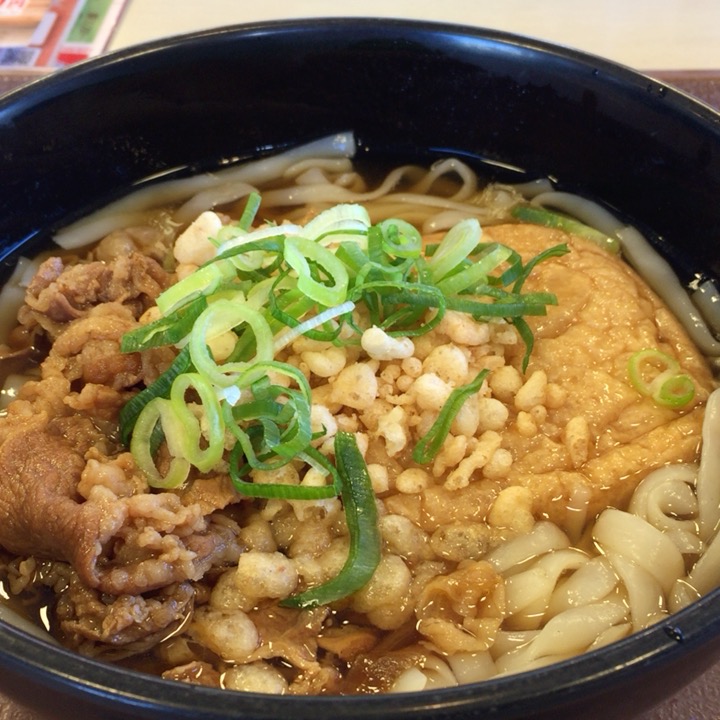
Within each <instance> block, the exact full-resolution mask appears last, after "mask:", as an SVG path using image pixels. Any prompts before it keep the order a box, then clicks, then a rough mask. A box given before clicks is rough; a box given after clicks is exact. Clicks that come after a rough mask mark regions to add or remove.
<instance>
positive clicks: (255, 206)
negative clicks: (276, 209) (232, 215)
mask: <svg viewBox="0 0 720 720" xmlns="http://www.w3.org/2000/svg"><path fill="white" fill-rule="evenodd" d="M260 201H261V197H260V193H259V192H257V191H253V192H251V193H250V194H249V195H248V197H247V200H246V202H245V209H244V210H243V212H242V215H241V216H240V219H239V220H238V221H237V223H236V225H237V226H238V227H239V228H240V229H241V230H242V231H243V232H248V230H250V227H251V226H252V224H253V221H254V220H255V216H256V215H257V211H258V210H259V209H260Z"/></svg>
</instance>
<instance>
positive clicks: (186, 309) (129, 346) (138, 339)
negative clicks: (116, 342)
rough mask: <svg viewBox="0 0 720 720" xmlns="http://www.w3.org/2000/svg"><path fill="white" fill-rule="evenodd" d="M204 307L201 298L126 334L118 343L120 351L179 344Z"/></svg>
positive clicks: (203, 301) (204, 303)
mask: <svg viewBox="0 0 720 720" xmlns="http://www.w3.org/2000/svg"><path fill="white" fill-rule="evenodd" d="M206 307H207V298H205V297H204V296H201V297H198V298H195V300H191V301H190V302H189V303H188V304H187V305H183V306H182V307H181V308H178V309H177V310H175V311H174V312H171V313H169V314H167V315H164V316H161V317H159V318H158V319H157V320H153V322H151V323H148V324H147V325H141V326H140V327H138V328H135V329H134V330H130V331H129V332H126V333H125V334H124V335H123V336H122V339H121V341H120V351H121V352H124V353H130V352H137V351H139V350H147V349H148V348H151V347H162V346H164V345H174V344H175V343H178V342H180V341H181V340H182V339H183V338H184V337H185V336H186V335H187V334H188V333H189V332H190V330H192V326H193V324H194V323H195V320H197V319H198V317H199V316H200V313H202V311H203V310H204V309H205V308H206Z"/></svg>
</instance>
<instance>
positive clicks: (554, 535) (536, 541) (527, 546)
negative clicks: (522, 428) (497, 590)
mask: <svg viewBox="0 0 720 720" xmlns="http://www.w3.org/2000/svg"><path fill="white" fill-rule="evenodd" d="M569 546H570V540H568V537H567V535H565V533H564V532H563V531H562V530H561V529H560V528H559V527H558V526H557V525H553V524H552V523H550V522H545V521H543V522H539V523H536V525H535V527H534V528H533V529H532V530H531V531H530V532H529V533H528V534H527V535H520V536H518V537H516V538H513V539H512V540H508V541H507V542H505V543H503V544H502V545H500V546H499V547H497V548H495V549H494V550H492V551H491V552H489V553H488V554H487V555H486V556H485V560H487V561H488V562H489V563H490V564H491V565H493V566H494V567H495V569H496V570H497V571H498V572H499V573H501V574H503V573H507V572H508V571H509V570H510V569H511V568H517V566H519V565H521V564H522V563H524V562H526V561H527V560H531V559H533V558H536V557H538V556H539V555H542V554H544V553H546V552H549V551H550V550H561V549H565V548H567V547H569Z"/></svg>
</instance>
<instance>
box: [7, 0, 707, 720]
mask: <svg viewBox="0 0 720 720" xmlns="http://www.w3.org/2000/svg"><path fill="white" fill-rule="evenodd" d="M341 15H344V16H369V17H412V18H418V19H423V20H432V21H440V22H455V23H464V24H469V25H475V26H480V27H487V28H493V29H497V30H503V31H507V32H513V33H517V34H521V35H527V36H530V37H534V38H538V39H541V40H548V41H551V42H554V43H558V44H560V45H564V46H566V47H572V48H576V49H579V50H582V51H585V52H589V53H592V54H595V55H599V56H601V57H605V58H608V59H610V60H613V61H615V62H618V63H621V64H624V65H628V66H630V67H633V68H635V69H638V70H641V71H644V72H647V73H648V74H651V75H653V76H655V77H658V78H659V79H661V80H664V81H666V82H668V83H670V84H673V85H675V86H677V87H679V88H680V89H682V90H683V91H685V92H688V93H689V94H692V95H695V96H697V97H699V98H700V99H702V100H704V101H705V102H707V103H708V104H710V105H713V106H714V107H716V108H718V109H720V41H719V40H720V36H719V33H720V30H719V28H720V0H632V2H630V1H629V0H603V1H602V2H593V3H591V2H588V0H544V2H542V3H538V2H533V3H531V2H530V1H529V0H502V2H484V1H481V0H443V2H437V0H394V1H393V2H388V1H387V0H360V1H358V0H345V2H343V3H339V2H337V1H336V0H335V1H332V2H331V1H330V0H302V1H298V0H264V2H262V3H248V2H246V0H240V1H239V2H238V0H202V2H196V1H195V0H172V4H171V3H170V2H169V1H168V0H129V3H128V6H127V8H126V9H125V11H124V13H123V15H122V17H121V20H120V23H119V25H118V27H117V29H116V31H115V33H114V35H113V37H112V39H111V41H110V46H109V50H117V49H121V48H124V47H128V46H131V45H135V44H137V43H142V42H145V41H150V40H155V39H158V38H161V37H166V36H169V35H176V34H182V33H186V32H193V31H197V30H204V29H208V28H213V27H218V26H222V25H228V24H235V23H243V22H262V21H266V20H277V19H282V18H301V17H326V16H341ZM3 80H5V84H3ZM11 82H13V80H12V79H10V80H8V79H7V78H2V77H0V92H2V90H3V88H5V89H7V88H8V87H9V83H11ZM68 716H69V715H68V714H67V713H65V712H61V713H60V714H59V715H58V716H57V717H56V718H49V717H47V716H40V715H38V714H37V713H34V712H32V711H30V710H27V709H25V708H23V707H20V706H19V705H17V704H16V703H14V702H12V701H10V700H9V699H7V698H5V697H3V696H2V695H0V720H60V718H65V717H68ZM717 718H720V663H719V664H717V665H715V666H714V667H713V668H712V669H711V670H709V671H708V672H707V673H706V674H705V675H703V676H702V677H700V678H698V679H697V680H696V681H695V682H694V683H692V684H691V685H689V686H688V687H686V688H685V689H684V690H682V691H681V692H679V693H678V694H677V695H675V696H674V697H672V698H670V699H669V700H666V701H665V702H663V703H662V704H660V705H659V706H658V707H656V708H655V709H653V710H651V711H648V712H646V713H644V714H643V715H641V716H639V717H638V718H637V720H717Z"/></svg>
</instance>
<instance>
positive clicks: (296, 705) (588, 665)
mask: <svg viewBox="0 0 720 720" xmlns="http://www.w3.org/2000/svg"><path fill="white" fill-rule="evenodd" d="M321 26H322V28H323V29H325V30H327V31H329V32H335V31H347V30H348V29H350V28H353V27H355V28H362V29H364V30H366V31H374V30H387V29H388V28H391V29H392V28H394V29H398V30H402V31H403V32H405V33H418V34H423V35H429V34H437V33H441V34H451V35H460V36H463V37H468V38H469V39H472V40H475V41H478V42H485V43H489V44H500V45H504V46H512V47H514V48H518V49H523V50H525V51H528V52H530V53H533V54H541V55H543V56H552V57H554V58H557V59H559V60H562V61H564V62H570V63H574V64H579V65H583V66H588V67H590V66H591V67H592V68H593V69H594V70H595V71H597V72H598V73H606V74H607V75H608V76H609V77H611V78H613V79H614V80H615V81H619V82H623V83H627V84H629V85H630V86H631V87H634V88H642V89H644V90H646V91H647V92H653V93H659V94H661V95H663V97H664V101H665V103H667V104H668V105H671V106H673V107H674V108H675V109H676V110H677V111H678V112H681V113H683V114H685V115H690V116H693V117H694V118H695V119H696V120H698V121H700V122H701V123H712V124H713V125H716V126H717V125H718V123H720V113H718V111H716V110H715V109H714V108H712V107H710V106H709V105H706V104H705V103H703V102H702V101H701V100H699V99H697V98H694V97H692V96H690V95H689V94H687V93H685V92H684V91H682V90H680V89H678V88H675V87H673V86H671V85H668V84H666V83H664V82H662V81H660V80H657V79H654V78H651V77H649V76H647V75H645V74H644V73H643V72H641V71H639V70H635V69H632V68H629V67H627V66H625V65H622V64H619V63H616V62H614V61H611V60H608V59H605V58H602V57H599V56H596V55H593V54H591V53H587V52H585V51H581V50H578V49H575V48H571V47H565V46H562V45H558V44H555V43H552V42H549V41H545V40H541V39H537V38H533V37H528V36H524V35H519V34H515V33H512V32H508V31H503V30H496V29H490V28H484V27H480V26H477V27H476V26H467V25H463V24H459V23H448V22H438V21H429V20H413V19H405V18H399V17H393V18H372V17H362V16H360V17H344V16H338V17H322V18H317V17H314V18H302V19H293V20H272V21H260V22H253V23H240V24H234V25H228V26H223V27H217V28H211V29H208V30H202V31H196V32H189V33H183V34H179V35H175V36H172V37H169V38H160V39H156V40H150V41H147V42H143V43H140V44H138V45H133V46H129V47H126V48H121V49H118V50H114V51H110V52H108V53H106V54H104V55H101V56H99V57H95V58H92V59H89V60H86V61H83V62H80V63H78V64H76V65H72V66H69V67H67V68H63V69H61V70H58V71H56V72H55V73H53V74H51V75H49V76H46V77H41V78H38V79H36V80H33V81H32V82H30V83H28V84H27V85H24V86H22V87H20V88H17V89H15V90H12V91H10V92H8V93H6V94H5V95H4V96H2V97H0V123H2V122H3V121H5V119H6V118H11V117H12V115H13V114H14V113H18V112H22V111H25V110H26V109H28V108H32V107H33V106H34V105H36V104H39V103H42V102H44V101H45V100H46V99H48V98H51V97H55V96H61V95H63V94H64V93H67V92H72V91H73V90H75V89H77V88H79V87H81V86H82V85H83V84H85V82H86V81H87V80H88V79H90V80H92V78H93V77H94V76H95V75H96V74H97V73H99V72H101V71H104V72H108V71H109V73H110V77H112V75H113V73H115V72H118V73H122V74H124V73H126V72H128V70H129V67H130V66H131V65H132V64H134V63H141V62H142V61H143V60H144V59H145V58H146V57H148V56H155V55H158V54H159V55H162V54H165V53H167V52H169V51H172V50H173V49H177V48H179V47H186V48H187V47H190V46H193V45H198V44H199V45H204V44H206V43H216V42H234V41H238V40H239V39H241V38H243V37H247V36H250V35H262V34H270V35H273V34H278V33H288V32H303V31H317V30H318V29H319V28H320V27H321ZM716 130H717V128H716ZM719 599H720V588H718V589H716V590H713V591H712V592H710V593H709V594H707V595H705V596H704V597H702V598H700V599H699V600H697V601H695V602H694V603H692V604H691V605H690V606H688V607H687V608H684V609H683V610H680V611H679V612H677V613H675V614H673V615H670V616H669V617H668V618H666V619H664V620H663V621H661V622H659V623H657V624H656V625H652V626H650V627H648V628H645V629H643V630H641V631H639V632H635V633H633V634H632V635H631V636H629V637H627V638H623V639H621V640H618V641H616V642H614V643H612V644H610V645H608V646H606V647H604V648H601V649H598V650H593V651H589V652H586V653H584V654H581V655H579V656H576V657H573V658H570V659H568V660H564V661H560V662H557V663H554V664H552V665H549V666H545V667H542V668H538V669H534V670H529V671H526V672H522V673H518V674H515V675H510V676H504V677H496V678H491V679H489V680H486V681H482V682H479V683H468V684H464V685H460V686H457V687H453V688H443V689H438V690H424V691H420V692H410V693H402V694H397V695H391V694H385V695H358V696H352V697H348V696H346V697H342V698H340V697H338V696H307V697H300V696H292V697H289V696H268V695H265V694H259V693H229V692H227V691H225V690H219V689H215V688H208V687H202V686H196V685H185V684H184V683H174V682H172V681H171V682H168V681H167V680H163V679H161V678H159V677H156V676H152V675H147V674H144V673H141V672H138V671H133V670H128V669H126V668H122V667H118V666H113V665H109V664H107V663H104V662H100V661H97V660H94V659H91V658H87V657H84V656H82V655H79V654H77V653H75V652H73V651H70V650H67V649H65V648H61V647H58V648H53V649H52V650H51V651H49V647H51V646H49V644H48V643H46V642H43V641H42V640H40V639H37V638H35V637H32V636H30V635H28V634H27V633H25V632H23V631H21V630H18V629H17V628H15V627H13V626H11V625H10V624H8V623H6V622H5V621H3V620H0V667H4V668H6V669H8V670H11V671H13V672H17V673H22V674H27V673H30V674H33V675H34V677H36V678H40V679H41V680H42V681H43V682H44V683H46V684H47V685H48V686H52V687H55V688H62V689H63V691H64V692H66V693H67V694H69V695H75V696H77V697H80V696H85V697H88V696H89V697H91V698H95V699H96V700H97V701H98V702H103V701H107V700H108V699H112V700H114V701H116V702H120V703H121V704H123V705H125V706H128V707H131V706H132V707H136V708H137V709H138V710H140V709H142V711H143V712H149V711H152V710H154V711H160V712H163V711H164V712H167V713H168V715H167V717H171V716H173V717H185V715H183V714H181V713H183V712H188V713H191V714H188V715H187V717H191V716H192V717H195V718H198V720H202V719H203V718H206V717H207V718H211V717H213V718H215V717H231V716H232V714H233V713H234V712H237V711H240V710H241V711H242V712H243V713H244V714H245V715H244V716H246V717H248V718H250V717H253V718H268V719H269V718H278V717H284V716H285V715H284V713H286V712H292V716H293V717H294V718H298V720H304V719H305V718H307V719H308V720H309V719H310V718H314V717H316V716H317V714H318V713H319V712H327V711H328V709H329V706H330V704H331V703H332V710H333V712H335V713H338V714H339V715H340V716H341V717H343V718H366V717H372V716H373V715H375V714H377V713H379V712H382V713H388V712H390V713H392V714H393V716H394V717H395V716H396V717H405V716H410V715H413V716H415V717H429V715H430V714H434V713H437V712H438V711H444V712H452V711H457V712H461V711H462V710H467V709H471V710H473V711H478V710H487V711H491V710H497V709H498V708H503V709H509V710H510V711H511V712H514V713H516V714H517V715H513V717H516V716H517V717H520V716H521V713H522V712H523V711H526V710H534V709H536V708H537V702H538V700H539V699H543V701H546V700H547V698H548V688H552V695H553V700H552V702H553V703H569V702H572V701H573V700H574V699H575V698H576V697H578V695H579V694H580V693H581V692H582V693H583V694H586V693H591V694H592V693H594V692H598V691H599V690H600V689H601V688H603V687H606V686H607V683H608V682H610V683H616V684H618V685H621V684H624V683H627V682H629V681H631V680H632V679H633V678H635V677H637V676H638V675H640V674H641V673H642V672H643V671H644V670H645V669H646V668H647V667H648V665H649V664H653V665H655V666H657V667H663V666H667V665H670V664H673V663H675V662H677V660H678V656H679V654H681V653H682V654H684V653H685V652H692V651H695V650H701V649H702V648H703V647H704V646H706V645H708V644H709V643H710V641H711V640H713V639H718V638H720V615H719V614H718V613H716V612H715V606H716V605H717V602H718V600H719ZM630 647H632V648H633V652H632V653H631V654H630V656H628V648H630ZM520 687H522V693H519V692H518V689H519V688H520ZM339 701H341V702H342V705H338V702H339ZM554 706H555V705H553V706H552V707H554ZM218 713H220V714H218ZM222 713H227V714H222ZM158 716H161V715H158Z"/></svg>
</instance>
